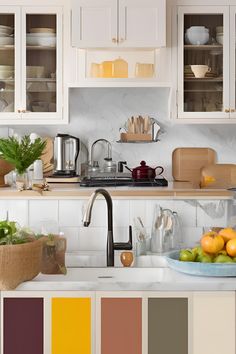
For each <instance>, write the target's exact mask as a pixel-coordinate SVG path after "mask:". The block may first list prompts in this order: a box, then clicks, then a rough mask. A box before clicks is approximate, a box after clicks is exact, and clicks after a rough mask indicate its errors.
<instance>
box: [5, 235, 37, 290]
mask: <svg viewBox="0 0 236 354" xmlns="http://www.w3.org/2000/svg"><path fill="white" fill-rule="evenodd" d="M41 259H42V242H40V241H39V240H37V241H32V242H27V243H23V244H19V245H2V246H0V290H13V289H15V288H16V287H17V286H18V285H19V284H20V283H22V282H24V281H27V280H31V279H33V278H34V277H36V276H37V275H38V274H39V272H40V267H41Z"/></svg>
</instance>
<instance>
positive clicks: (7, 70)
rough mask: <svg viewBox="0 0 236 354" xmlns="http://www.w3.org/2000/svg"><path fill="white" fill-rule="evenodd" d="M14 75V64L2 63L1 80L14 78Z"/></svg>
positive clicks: (0, 68) (0, 66)
mask: <svg viewBox="0 0 236 354" xmlns="http://www.w3.org/2000/svg"><path fill="white" fill-rule="evenodd" d="M13 77H14V66H12V65H0V80H6V79H12V78H13Z"/></svg>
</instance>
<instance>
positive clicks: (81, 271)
mask: <svg viewBox="0 0 236 354" xmlns="http://www.w3.org/2000/svg"><path fill="white" fill-rule="evenodd" d="M16 290H19V291H235V290H236V277H229V278H226V277H225V278H220V277H197V276H191V275H185V274H182V273H178V272H175V271H173V270H171V269H170V268H164V267H162V268H69V269H68V273H67V275H66V276H64V275H42V274H39V275H38V276H37V277H36V278H35V279H34V280H33V281H29V282H25V283H23V284H21V285H20V286H18V288H17V289H16Z"/></svg>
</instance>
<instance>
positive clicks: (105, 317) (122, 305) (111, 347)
mask: <svg viewBox="0 0 236 354" xmlns="http://www.w3.org/2000/svg"><path fill="white" fill-rule="evenodd" d="M101 306H102V307H101V331H102V342H101V346H102V348H101V354H111V353H112V354H142V299H141V298H103V299H101Z"/></svg>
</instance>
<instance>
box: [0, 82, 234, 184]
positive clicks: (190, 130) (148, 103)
mask: <svg viewBox="0 0 236 354" xmlns="http://www.w3.org/2000/svg"><path fill="white" fill-rule="evenodd" d="M169 96H170V90H169V89H167V88H83V89H82V88H80V89H79V88H78V89H71V91H70V124H69V125H68V126H42V125H41V126H27V127H25V126H24V127H20V126H14V127H13V128H14V130H15V131H16V132H18V133H20V134H24V133H31V132H36V133H38V134H40V135H43V136H55V135H56V134H57V133H58V132H63V133H69V134H72V135H75V136H78V137H79V138H80V139H81V141H82V143H83V152H82V153H81V156H80V160H81V161H84V160H85V159H86V150H87V149H88V150H89V151H90V147H91V144H92V143H93V142H94V141H95V140H97V139H99V138H105V139H107V140H109V141H111V143H112V152H113V160H115V161H119V160H125V161H127V163H128V165H129V166H130V167H135V166H137V165H138V164H139V162H140V161H141V160H142V159H144V160H146V161H147V163H148V164H149V165H151V166H156V165H163V166H164V167H165V176H166V177H167V178H171V156H172V151H173V150H174V149H175V148H176V147H184V146H191V147H211V148H213V149H215V150H216V152H217V155H218V162H221V163H236V156H235V151H236V127H235V125H174V124H173V123H172V122H171V121H170V120H169V118H168V108H169V98H170V97H169ZM139 114H141V115H144V114H148V115H150V116H151V117H154V118H156V119H157V120H158V121H159V122H160V123H161V125H162V127H163V128H164V131H165V133H164V134H163V135H161V136H160V140H161V141H160V142H158V143H153V144H118V143H116V141H117V140H119V128H120V127H121V126H122V125H123V124H124V123H125V121H126V120H127V118H129V117H130V116H132V115H139ZM5 134H6V129H5V128H1V129H0V135H1V136H3V135H5ZM102 149H103V147H102V146H100V147H99V146H98V148H97V150H96V152H95V153H96V154H97V155H101V153H102V152H103V151H102Z"/></svg>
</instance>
